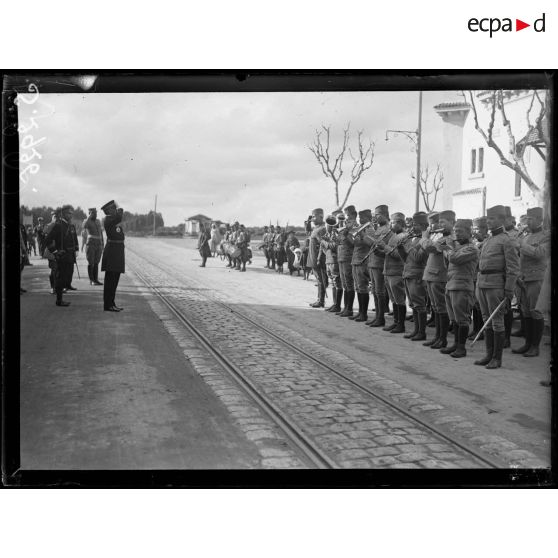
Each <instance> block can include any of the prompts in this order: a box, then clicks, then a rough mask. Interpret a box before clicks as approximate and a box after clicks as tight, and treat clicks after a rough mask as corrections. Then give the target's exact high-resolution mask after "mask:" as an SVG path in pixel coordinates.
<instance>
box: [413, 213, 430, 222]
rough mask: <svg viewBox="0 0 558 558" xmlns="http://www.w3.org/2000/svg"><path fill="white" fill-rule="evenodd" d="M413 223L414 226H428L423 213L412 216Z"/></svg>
mask: <svg viewBox="0 0 558 558" xmlns="http://www.w3.org/2000/svg"><path fill="white" fill-rule="evenodd" d="M413 223H415V224H416V225H428V215H427V214H426V213H425V212H424V211H417V212H416V213H415V214H413Z"/></svg>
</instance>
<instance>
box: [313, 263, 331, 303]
mask: <svg viewBox="0 0 558 558" xmlns="http://www.w3.org/2000/svg"><path fill="white" fill-rule="evenodd" d="M312 271H313V272H314V277H316V279H317V281H318V300H321V301H322V302H323V301H324V298H325V290H326V289H327V287H328V284H329V282H328V278H327V269H326V266H325V264H319V265H318V267H313V268H312Z"/></svg>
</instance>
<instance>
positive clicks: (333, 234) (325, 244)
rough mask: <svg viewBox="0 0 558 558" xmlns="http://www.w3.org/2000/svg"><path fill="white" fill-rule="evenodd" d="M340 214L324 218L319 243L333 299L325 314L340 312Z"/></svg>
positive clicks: (341, 293) (335, 213) (335, 212)
mask: <svg viewBox="0 0 558 558" xmlns="http://www.w3.org/2000/svg"><path fill="white" fill-rule="evenodd" d="M342 213H343V212H342V211H334V212H333V213H332V214H331V215H328V216H327V217H326V233H325V235H324V236H323V238H322V240H321V242H320V246H321V249H322V252H324V253H325V257H326V260H325V263H326V268H327V276H328V278H329V279H330V280H331V297H332V299H333V304H332V305H331V306H329V307H328V308H326V312H341V300H342V298H343V289H342V288H341V278H340V277H339V264H338V262H337V215H339V214H342Z"/></svg>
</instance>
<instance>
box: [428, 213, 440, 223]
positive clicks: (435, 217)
mask: <svg viewBox="0 0 558 558" xmlns="http://www.w3.org/2000/svg"><path fill="white" fill-rule="evenodd" d="M439 220H440V214H439V213H438V212H437V211H431V212H430V213H429V214H428V221H429V222H430V223H437V222H438V221H439Z"/></svg>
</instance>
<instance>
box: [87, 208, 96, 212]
mask: <svg viewBox="0 0 558 558" xmlns="http://www.w3.org/2000/svg"><path fill="white" fill-rule="evenodd" d="M87 211H97V208H96V207H90V208H89V209H88V210H87Z"/></svg>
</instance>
